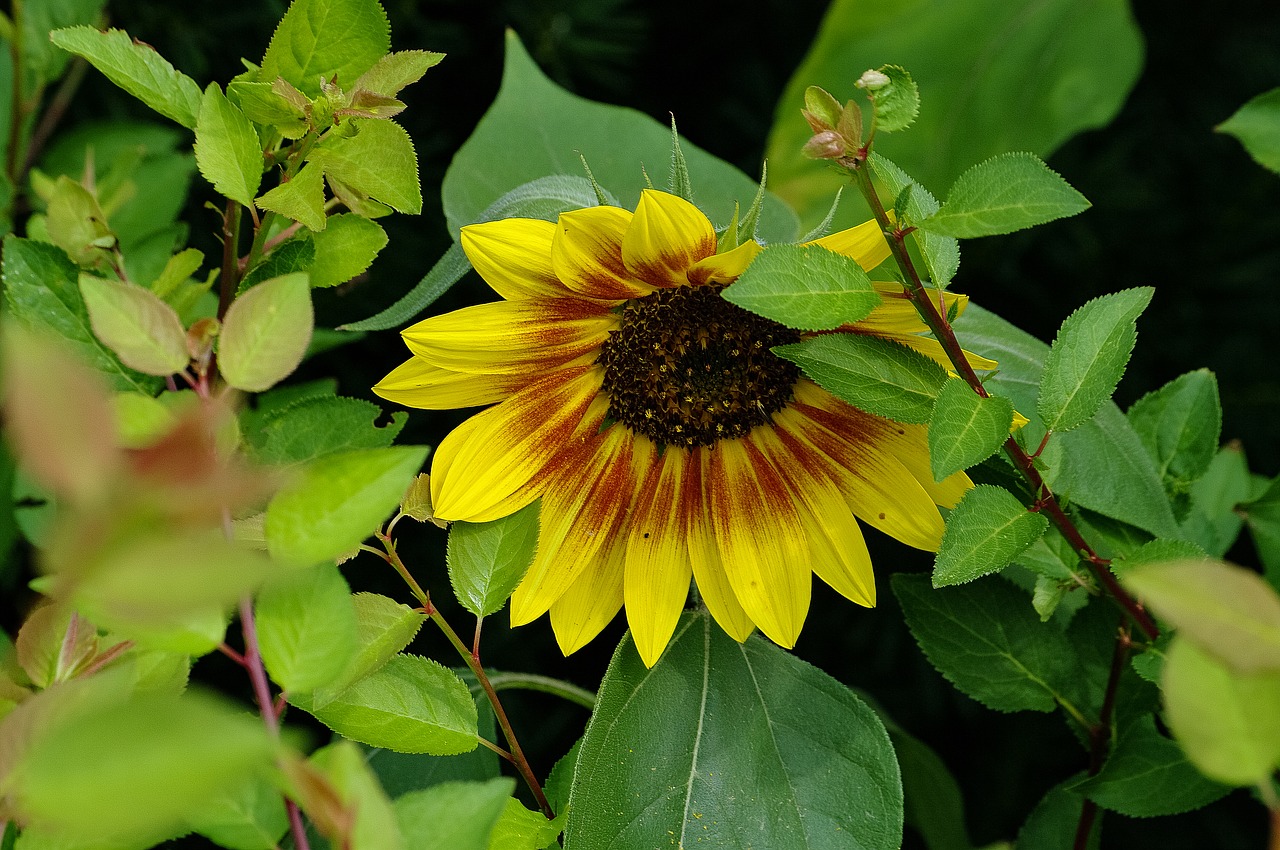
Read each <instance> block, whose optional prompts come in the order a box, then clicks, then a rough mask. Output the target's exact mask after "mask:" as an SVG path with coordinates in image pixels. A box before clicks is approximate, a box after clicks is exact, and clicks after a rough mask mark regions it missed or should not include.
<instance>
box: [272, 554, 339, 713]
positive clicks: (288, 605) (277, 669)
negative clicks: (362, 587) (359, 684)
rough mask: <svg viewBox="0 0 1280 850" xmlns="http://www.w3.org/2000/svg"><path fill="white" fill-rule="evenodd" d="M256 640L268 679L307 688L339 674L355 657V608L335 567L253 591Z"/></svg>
mask: <svg viewBox="0 0 1280 850" xmlns="http://www.w3.org/2000/svg"><path fill="white" fill-rule="evenodd" d="M257 621H258V642H259V644H261V649H262V660H263V662H264V663H265V664H266V666H267V672H268V673H270V674H271V678H272V679H273V680H275V681H276V682H277V683H279V685H280V687H282V688H283V689H284V690H286V691H312V690H315V689H316V688H318V687H320V686H321V685H328V684H330V683H332V682H333V681H334V680H335V679H337V678H338V677H339V676H340V675H342V673H343V671H345V670H346V669H347V666H348V665H349V664H350V663H351V661H352V660H353V659H354V657H355V655H356V649H357V645H356V610H355V606H354V605H353V604H352V602H351V591H350V589H349V588H348V587H347V583H346V581H345V580H344V579H343V578H342V574H341V573H340V572H338V568H337V567H335V566H333V565H332V564H321V565H319V566H317V567H313V568H312V569H309V570H306V571H305V572H302V573H300V574H294V575H287V576H284V577H282V578H281V579H280V580H278V581H276V582H274V583H272V584H268V585H267V586H266V587H264V588H263V589H262V592H261V593H259V594H258V600H257Z"/></svg>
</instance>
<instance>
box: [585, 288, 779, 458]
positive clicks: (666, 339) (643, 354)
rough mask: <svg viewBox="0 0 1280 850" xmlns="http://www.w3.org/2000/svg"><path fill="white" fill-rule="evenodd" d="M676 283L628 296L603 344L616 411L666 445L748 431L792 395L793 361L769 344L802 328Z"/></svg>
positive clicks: (614, 415)
mask: <svg viewBox="0 0 1280 850" xmlns="http://www.w3.org/2000/svg"><path fill="white" fill-rule="evenodd" d="M722 288H723V287H719V286H677V287H674V288H671V289H659V290H658V291H656V292H654V293H652V294H650V295H646V296H645V297H643V298H638V299H635V300H634V301H628V302H627V304H626V305H625V307H624V308H623V310H622V326H621V327H620V328H618V330H616V331H613V332H612V333H610V334H609V338H608V339H606V340H605V342H604V344H603V345H602V346H601V347H600V360H599V362H600V363H601V364H602V365H603V366H604V390H605V392H607V393H608V394H609V419H611V420H613V421H615V422H621V423H622V424H624V425H626V426H627V427H628V428H630V429H631V430H632V431H635V432H637V433H639V434H644V435H645V436H646V437H649V438H650V439H652V440H653V441H654V442H656V443H658V444H660V445H664V446H684V447H693V446H710V445H712V444H714V443H715V442H716V441H717V440H731V439H734V438H735V437H742V436H744V435H746V434H747V432H748V431H750V430H751V429H752V428H754V427H756V426H757V425H763V424H764V423H766V422H768V421H769V417H770V416H771V415H772V414H773V413H776V412H777V411H779V410H781V409H782V408H783V407H785V406H786V405H787V403H788V402H789V401H791V396H792V388H793V387H794V386H795V382H796V380H797V379H798V378H799V377H800V370H799V369H798V368H797V367H796V365H795V364H793V363H791V362H789V361H786V360H783V359H782V358H781V357H778V356H777V355H776V354H774V353H773V352H772V351H770V350H769V349H770V348H772V347H773V346H775V345H786V344H787V343H793V342H799V340H800V333H799V332H798V331H793V330H791V329H790V328H787V327H785V326H783V325H780V324H778V323H777V322H773V321H770V320H769V319H766V318H763V317H761V316H757V315H755V314H754V313H748V312H747V311H746V310H743V309H741V308H740V307H735V306H734V305H732V304H730V303H729V302H728V301H725V300H724V299H723V298H721V297H720V290H721V289H722Z"/></svg>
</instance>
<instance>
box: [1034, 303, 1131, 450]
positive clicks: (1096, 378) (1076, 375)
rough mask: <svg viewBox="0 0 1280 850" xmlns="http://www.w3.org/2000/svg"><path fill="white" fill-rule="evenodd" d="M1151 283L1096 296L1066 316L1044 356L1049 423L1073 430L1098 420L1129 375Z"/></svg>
mask: <svg viewBox="0 0 1280 850" xmlns="http://www.w3.org/2000/svg"><path fill="white" fill-rule="evenodd" d="M1154 293H1155V290H1153V289H1152V288H1151V287H1149V286H1144V287H1138V288H1135V289H1126V290H1123V291H1121V292H1117V293H1114V294H1112V295H1103V296H1101V297H1099V298H1095V299H1093V300H1092V301H1089V302H1088V303H1086V304H1085V305H1084V306H1083V307H1080V308H1079V309H1078V310H1076V311H1075V312H1074V313H1072V314H1071V315H1070V316H1068V317H1067V318H1066V321H1064V322H1063V323H1062V327H1061V328H1059V329H1058V335H1057V337H1056V338H1055V339H1054V340H1053V347H1052V348H1050V349H1049V356H1048V357H1047V358H1045V361H1044V376H1043V378H1042V379H1041V382H1040V396H1039V398H1038V399H1037V400H1036V408H1037V410H1038V411H1039V413H1040V416H1041V417H1042V418H1043V419H1044V426H1045V427H1046V428H1049V429H1050V430H1053V431H1070V430H1071V429H1072V428H1075V427H1076V426H1078V425H1081V424H1082V423H1084V422H1086V421H1088V420H1089V419H1092V418H1093V416H1094V414H1096V413H1097V412H1098V411H1099V410H1100V409H1101V408H1102V405H1103V404H1105V403H1106V401H1107V400H1108V399H1109V398H1111V394H1112V393H1114V392H1115V391H1116V385H1117V384H1119V383H1120V378H1121V376H1122V375H1124V367H1125V366H1126V365H1127V364H1128V363H1129V355H1130V354H1131V353H1133V346H1134V343H1135V342H1136V341H1137V339H1138V331H1137V328H1136V326H1135V324H1134V323H1135V322H1136V320H1137V318H1138V316H1139V315H1141V314H1142V311H1143V310H1145V309H1146V307H1147V304H1149V303H1151V296H1152V295H1153V294H1154Z"/></svg>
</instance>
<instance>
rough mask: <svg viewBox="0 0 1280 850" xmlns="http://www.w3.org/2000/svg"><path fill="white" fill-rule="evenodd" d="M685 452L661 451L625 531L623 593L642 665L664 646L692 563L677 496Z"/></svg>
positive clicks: (682, 509)
mask: <svg viewBox="0 0 1280 850" xmlns="http://www.w3.org/2000/svg"><path fill="white" fill-rule="evenodd" d="M687 457H688V454H687V453H686V452H685V451H682V450H681V449H676V448H668V449H667V450H666V451H665V452H664V453H663V455H662V459H661V461H660V465H659V466H658V467H657V468H656V469H654V470H653V472H652V473H651V474H650V477H649V481H648V482H646V484H645V485H644V487H643V488H642V489H643V492H642V495H641V497H640V501H639V502H638V503H637V504H636V509H635V513H634V514H633V516H632V518H631V529H630V531H629V532H628V534H627V567H626V575H625V576H624V577H623V596H624V597H625V599H626V604H627V624H628V625H629V626H630V627H631V637H632V639H633V640H634V641H635V644H636V649H637V650H638V651H639V653H640V659H641V660H642V661H644V663H645V666H646V667H652V666H653V665H654V664H656V663H657V661H658V658H659V657H660V656H661V655H662V650H664V649H666V648H667V642H668V641H669V640H671V634H672V633H673V632H674V631H675V630H676V623H677V622H679V620H680V612H681V611H683V610H684V603H685V600H686V599H688V597H689V579H690V578H691V577H692V575H693V569H692V566H691V565H690V563H689V550H688V548H687V547H686V546H685V538H684V530H685V527H686V521H685V514H686V511H687V510H688V509H689V507H690V506H689V505H688V503H687V501H686V500H685V499H684V498H683V496H684V493H683V484H684V481H685V474H684V468H685V461H686V459H687Z"/></svg>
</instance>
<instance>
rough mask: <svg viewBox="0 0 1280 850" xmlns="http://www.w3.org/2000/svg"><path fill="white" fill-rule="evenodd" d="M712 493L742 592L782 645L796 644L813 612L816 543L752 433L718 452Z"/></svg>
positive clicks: (724, 550) (720, 537) (724, 556)
mask: <svg viewBox="0 0 1280 850" xmlns="http://www.w3.org/2000/svg"><path fill="white" fill-rule="evenodd" d="M707 472H708V478H707V482H706V485H707V493H708V496H709V497H710V501H711V524H712V528H714V529H715V534H716V542H717V544H719V547H720V559H721V561H722V563H723V564H724V568H725V573H726V574H727V575H728V576H729V584H730V585H732V586H733V591H734V595H735V596H737V597H738V602H739V603H740V604H741V605H742V608H743V610H745V611H746V612H747V615H748V616H749V617H750V618H751V619H752V620H753V621H755V624H756V625H757V626H759V627H760V631H762V632H764V633H765V634H766V635H768V637H769V639H770V640H772V641H773V642H774V643H777V644H780V645H781V646H785V647H788V648H789V647H792V646H795V642H796V638H798V637H799V636H800V627H801V626H802V625H804V618H805V615H806V614H807V613H808V611H809V595H810V593H811V590H812V588H811V585H812V578H811V576H810V572H809V546H808V544H807V543H806V541H805V539H804V534H803V532H802V530H801V522H800V517H799V515H798V514H797V513H796V507H795V504H794V503H793V502H792V499H791V493H790V492H789V491H788V490H787V486H786V484H785V482H783V480H782V478H781V477H780V476H779V475H778V473H777V471H776V470H775V469H774V468H773V467H772V466H771V465H770V464H769V462H768V461H767V460H766V459H765V458H764V456H763V455H762V454H761V453H760V451H759V449H757V448H756V447H755V445H754V444H752V442H751V438H750V437H747V438H746V439H742V440H728V441H726V442H723V443H721V444H719V445H718V446H716V448H715V450H714V451H713V452H711V463H710V464H709V466H708V470H707Z"/></svg>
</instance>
